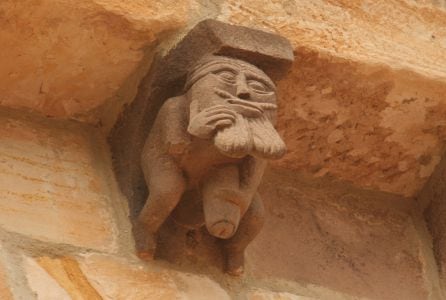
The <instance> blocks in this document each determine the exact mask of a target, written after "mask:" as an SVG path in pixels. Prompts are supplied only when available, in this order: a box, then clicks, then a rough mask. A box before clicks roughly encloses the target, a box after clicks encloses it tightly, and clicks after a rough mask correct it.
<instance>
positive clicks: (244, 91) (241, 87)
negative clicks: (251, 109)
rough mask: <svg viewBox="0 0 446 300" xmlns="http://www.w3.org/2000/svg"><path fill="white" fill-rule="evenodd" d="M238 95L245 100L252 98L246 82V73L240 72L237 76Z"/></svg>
mask: <svg viewBox="0 0 446 300" xmlns="http://www.w3.org/2000/svg"><path fill="white" fill-rule="evenodd" d="M237 97H238V98H240V99H243V100H248V99H249V98H251V93H250V91H249V87H248V85H247V84H246V77H245V75H244V74H240V75H239V76H238V78H237Z"/></svg>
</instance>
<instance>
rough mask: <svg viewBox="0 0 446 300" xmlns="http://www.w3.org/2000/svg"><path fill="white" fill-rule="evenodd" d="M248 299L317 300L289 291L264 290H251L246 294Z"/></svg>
mask: <svg viewBox="0 0 446 300" xmlns="http://www.w3.org/2000/svg"><path fill="white" fill-rule="evenodd" d="M247 298H248V300H317V299H316V298H310V297H305V296H298V295H293V294H290V293H278V292H271V291H266V290H255V291H251V292H249V293H248V295H247Z"/></svg>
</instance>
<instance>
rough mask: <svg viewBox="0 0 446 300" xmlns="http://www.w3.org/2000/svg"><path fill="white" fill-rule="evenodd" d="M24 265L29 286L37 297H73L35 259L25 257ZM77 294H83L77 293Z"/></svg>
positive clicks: (64, 299) (61, 299)
mask: <svg viewBox="0 0 446 300" xmlns="http://www.w3.org/2000/svg"><path fill="white" fill-rule="evenodd" d="M23 265H24V272H25V274H26V279H27V281H28V284H29V287H30V288H31V290H32V291H33V292H34V293H35V294H36V295H37V299H60V300H69V299H72V298H71V297H70V294H68V293H67V292H66V291H65V290H64V289H63V288H62V286H61V285H60V284H59V283H58V282H57V281H56V280H55V279H54V278H53V277H51V276H50V275H49V274H48V273H47V271H45V269H44V268H42V267H41V266H40V265H39V264H38V263H37V262H36V261H35V260H34V259H32V258H29V257H25V258H24V263H23ZM75 296H77V297H79V296H82V295H78V294H77V295H75ZM78 299H79V298H78Z"/></svg>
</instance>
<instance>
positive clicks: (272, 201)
mask: <svg viewBox="0 0 446 300" xmlns="http://www.w3.org/2000/svg"><path fill="white" fill-rule="evenodd" d="M260 191H261V193H262V196H263V199H264V202H265V206H266V211H267V216H266V219H267V222H266V223H265V226H264V229H263V230H262V232H261V233H260V234H259V236H258V237H257V239H256V240H254V241H253V243H252V245H251V246H250V247H248V249H247V252H248V255H247V265H248V267H249V268H248V269H249V273H248V274H250V276H254V277H255V278H263V279H265V280H266V279H267V278H282V279H286V280H289V281H296V282H302V283H304V282H307V283H312V284H315V285H318V286H323V287H326V288H330V289H333V290H337V291H340V292H343V293H346V294H349V295H353V296H360V297H366V298H370V299H426V297H427V296H428V295H429V293H430V285H431V282H429V281H430V279H429V278H428V277H426V276H428V275H427V274H428V272H430V270H428V269H427V261H426V258H425V257H424V255H423V254H422V253H423V249H422V247H423V245H422V243H423V241H422V239H421V237H420V236H421V234H420V232H419V231H418V229H417V226H416V225H415V223H414V221H413V219H412V217H411V214H410V209H411V208H410V207H405V200H404V199H398V198H395V197H394V196H390V195H386V194H383V193H376V194H373V193H370V192H363V191H362V192H361V191H357V190H355V189H354V188H352V187H349V186H348V185H346V184H339V183H330V182H327V181H320V182H317V181H316V182H314V181H308V178H305V177H304V176H300V175H299V174H295V173H287V172H283V171H275V172H273V171H271V172H270V173H268V174H265V178H264V185H263V188H261V189H260ZM417 217H418V218H421V216H417Z"/></svg>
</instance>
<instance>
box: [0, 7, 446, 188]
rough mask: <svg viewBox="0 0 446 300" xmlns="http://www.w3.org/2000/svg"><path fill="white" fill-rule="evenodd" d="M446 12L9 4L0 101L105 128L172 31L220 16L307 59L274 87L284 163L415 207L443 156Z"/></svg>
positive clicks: (1, 10)
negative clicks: (279, 38) (278, 39)
mask: <svg viewBox="0 0 446 300" xmlns="http://www.w3.org/2000/svg"><path fill="white" fill-rule="evenodd" d="M444 7H445V2H444V1H443V0H442V1H440V0H432V1H430V0H416V1H415V0H390V1H387V0H378V1H373V0H358V1H353V2H352V1H349V0H325V1H322V0H321V1H267V0H254V1H251V0H250V1H246V0H226V1H208V0H195V1H193V0H190V1H180V3H177V2H175V1H171V0H163V1H150V0H131V1H125V2H123V1H118V0H82V1H77V2H76V5H74V4H72V3H71V2H70V1H57V2H56V3H54V2H52V1H49V0H45V1H36V0H27V1H21V2H20V3H16V1H13V0H8V1H3V2H2V4H1V5H0V16H2V18H0V22H1V24H2V27H1V28H2V29H1V30H0V39H1V41H2V49H0V57H1V59H0V64H1V65H2V70H0V82H1V83H2V84H1V85H0V103H1V104H2V105H5V106H13V107H26V108H31V109H34V110H37V111H39V112H42V113H44V114H47V115H52V116H60V117H75V118H78V119H83V120H86V121H89V122H98V124H99V123H101V124H102V125H103V126H104V127H105V128H110V127H111V126H112V124H113V122H114V120H115V119H116V115H117V114H118V112H119V111H120V109H121V108H122V105H123V104H124V103H128V102H130V100H131V99H133V97H134V95H135V93H136V86H137V85H138V83H139V81H140V80H141V78H142V77H143V73H144V72H145V71H146V70H147V69H148V68H149V65H150V61H151V58H152V56H153V53H152V50H153V49H154V48H155V46H156V45H157V44H158V42H159V41H162V42H163V43H164V44H163V47H161V48H160V49H158V50H160V51H161V52H163V51H165V50H166V49H168V48H169V47H170V46H171V45H172V44H174V43H175V41H176V40H177V39H178V38H179V37H178V36H176V37H175V38H169V39H168V38H167V36H169V34H168V33H170V32H172V31H173V30H179V29H186V28H191V27H192V26H193V25H195V24H196V23H197V22H198V21H200V20H202V19H204V18H208V17H210V16H213V17H216V18H218V19H220V20H223V21H228V22H231V23H234V24H241V25H246V26H250V27H255V28H261V29H264V30H266V31H270V32H275V33H279V34H281V35H283V36H285V37H287V38H288V39H289V40H290V41H291V42H292V44H293V46H294V48H295V55H296V58H299V57H300V56H301V55H302V56H303V59H301V60H297V62H296V64H295V68H294V71H293V72H291V73H290V76H289V77H288V79H286V80H285V81H284V82H283V84H282V85H281V88H280V90H279V93H282V92H283V97H282V103H287V105H283V106H282V107H283V108H284V109H285V110H286V111H285V110H284V111H283V112H284V113H283V114H282V115H281V117H280V119H279V121H280V124H281V125H280V126H279V128H280V130H281V131H282V132H283V133H284V134H285V135H286V136H287V139H288V140H289V141H295V142H294V143H291V144H292V146H293V148H290V149H291V150H292V151H291V152H290V154H289V155H288V156H287V158H285V160H284V161H283V162H282V164H281V166H285V165H286V166H288V167H289V168H297V169H301V168H303V169H305V170H307V171H309V172H311V173H316V175H317V176H321V175H323V174H332V175H334V176H336V177H338V178H341V179H345V180H349V181H351V182H353V183H355V184H357V185H359V186H362V187H371V188H374V189H378V190H382V191H388V192H393V193H398V194H401V195H405V196H413V195H415V193H416V192H417V191H419V190H420V189H421V188H422V186H423V184H424V183H425V181H426V178H427V177H428V176H429V175H430V174H431V172H432V170H433V167H435V165H436V163H438V161H439V157H438V155H439V151H440V149H441V148H442V147H443V146H444V142H443V140H444V139H443V137H444V134H445V130H444V124H443V123H442V121H441V118H438V117H439V116H441V115H442V112H443V111H444V110H445V103H444V100H443V98H442V97H441V95H442V93H444V81H445V78H446V71H445V69H444V67H443V66H444V65H445V63H446V58H445V57H446V56H445V55H444V49H445V47H446V46H445V45H446V31H445V30H444V28H446V26H445V24H446V21H445V20H446V11H445V10H444V9H441V8H444ZM61 15H63V16H64V17H63V18H61V17H60V16H61ZM186 24H187V25H186ZM23 49H26V50H27V51H24V50H23ZM80 49H81V50H80ZM313 51H314V52H313ZM315 53H317V54H315ZM319 55H320V57H319ZM308 56H310V57H312V58H310V57H308ZM314 56H316V57H314ZM310 63H315V64H316V65H315V66H314V67H313V68H312V67H311V65H309V64H310ZM301 68H304V69H305V70H306V71H305V72H303V71H302V70H301ZM326 69H327V70H330V74H325V70H326ZM403 70H406V71H403ZM338 71H339V73H340V74H338ZM411 72H414V73H411ZM307 73H308V74H307ZM307 75H308V76H307ZM381 75H382V76H383V78H380V77H381ZM309 76H312V77H313V78H308V77H309ZM419 76H421V77H419ZM423 77H424V78H423ZM369 79H370V80H371V81H370V82H368V81H367V80H369ZM319 80H321V81H322V82H319ZM356 82H360V86H357V85H356ZM413 82H417V84H413ZM431 84H432V86H431ZM431 88H432V90H431ZM406 89H407V90H406ZM308 102H310V103H308ZM350 103H353V105H351V106H352V107H350ZM321 104H323V105H321ZM294 109H299V110H302V111H301V112H299V114H298V115H297V113H296V112H295V111H294ZM363 110H367V111H368V113H367V115H363V114H362V113H361V112H362V111H363ZM408 116H410V117H408ZM296 119H297V120H298V121H299V122H291V120H296ZM395 119H402V120H403V121H402V122H395ZM290 122H291V124H290ZM301 123H303V124H301ZM408 134H409V136H410V138H408V137H407V135H408ZM363 136H365V140H363V139H362V137H363ZM338 144H341V145H338ZM361 145H366V146H367V147H368V148H367V149H368V151H367V150H364V147H363V146H361ZM419 145H423V146H422V147H421V146H419ZM314 150H316V151H314ZM308 156H310V158H311V160H310V162H306V161H305V160H306V157H308ZM290 160H292V161H294V163H293V164H288V162H289V161H290ZM321 162H322V163H323V164H324V166H323V167H322V166H321ZM352 170H353V171H352ZM319 171H320V172H319Z"/></svg>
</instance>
